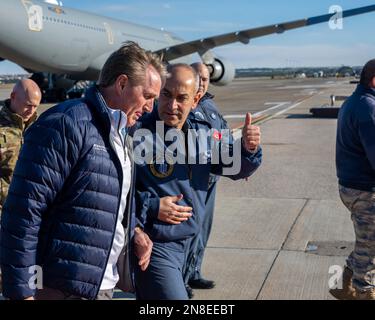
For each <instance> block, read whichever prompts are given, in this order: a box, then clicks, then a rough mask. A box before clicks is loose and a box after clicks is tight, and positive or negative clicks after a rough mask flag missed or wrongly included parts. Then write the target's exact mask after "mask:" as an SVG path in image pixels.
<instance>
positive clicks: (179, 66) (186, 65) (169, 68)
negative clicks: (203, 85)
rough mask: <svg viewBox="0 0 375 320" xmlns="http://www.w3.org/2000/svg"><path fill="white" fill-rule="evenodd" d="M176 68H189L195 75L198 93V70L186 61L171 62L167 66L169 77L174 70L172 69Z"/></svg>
mask: <svg viewBox="0 0 375 320" xmlns="http://www.w3.org/2000/svg"><path fill="white" fill-rule="evenodd" d="M175 68H185V69H186V70H189V71H190V72H191V73H192V74H193V75H194V80H195V93H197V92H198V90H199V83H200V77H199V74H198V72H197V71H196V70H195V69H194V68H193V67H192V66H189V65H188V64H186V63H175V64H169V65H168V66H167V72H168V74H167V77H168V76H169V74H170V73H171V72H172V70H173V69H175Z"/></svg>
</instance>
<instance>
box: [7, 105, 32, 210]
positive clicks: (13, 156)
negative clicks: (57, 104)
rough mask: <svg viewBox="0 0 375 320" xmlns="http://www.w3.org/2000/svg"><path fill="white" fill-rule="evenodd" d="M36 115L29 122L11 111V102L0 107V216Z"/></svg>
mask: <svg viewBox="0 0 375 320" xmlns="http://www.w3.org/2000/svg"><path fill="white" fill-rule="evenodd" d="M36 117H37V115H36V113H35V114H34V115H33V116H32V118H31V119H30V120H29V121H28V122H26V123H25V122H24V121H23V119H22V117H20V116H19V115H18V114H16V113H13V112H12V111H11V110H10V100H6V101H5V102H4V103H3V106H2V107H0V215H1V210H2V206H3V204H4V202H5V199H6V196H7V194H8V188H9V184H10V181H11V179H12V175H13V171H14V168H15V166H16V162H17V159H18V154H19V152H20V149H21V145H22V143H23V133H24V131H25V130H26V128H27V127H28V126H29V125H30V124H31V123H33V122H34V121H35V120H36Z"/></svg>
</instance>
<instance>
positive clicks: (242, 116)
mask: <svg viewBox="0 0 375 320" xmlns="http://www.w3.org/2000/svg"><path fill="white" fill-rule="evenodd" d="M289 103H291V102H290V101H285V102H266V103H265V104H264V105H266V106H270V105H274V104H276V106H274V107H271V108H268V109H266V110H263V111H260V112H257V113H254V114H253V116H254V117H259V116H261V115H263V114H265V113H267V112H269V111H271V110H275V109H277V108H280V107H282V106H285V105H286V104H289ZM245 117H246V114H229V115H224V118H225V119H227V120H229V119H243V118H245Z"/></svg>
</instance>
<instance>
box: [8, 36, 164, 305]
mask: <svg viewBox="0 0 375 320" xmlns="http://www.w3.org/2000/svg"><path fill="white" fill-rule="evenodd" d="M163 77H164V67H163V65H162V63H161V61H160V59H159V57H157V56H155V55H153V54H151V53H149V52H145V51H144V50H143V49H142V48H140V47H139V46H138V45H137V44H135V43H133V42H128V43H126V44H125V45H124V46H123V47H121V48H120V49H119V50H118V51H116V52H114V53H113V54H112V55H111V56H110V57H109V59H108V60H107V62H106V64H105V65H104V67H103V70H102V72H101V76H100V85H99V86H98V87H93V88H91V89H89V90H88V92H87V93H86V96H85V98H83V99H80V100H72V101H67V102H65V103H62V104H60V105H57V106H56V107H53V108H51V109H50V110H48V111H47V112H45V113H44V114H43V115H42V116H41V117H40V119H39V120H38V121H37V122H36V123H35V124H34V125H33V126H32V127H30V129H29V130H28V132H27V134H26V136H25V143H24V145H23V147H22V150H21V153H20V157H19V160H18V163H17V165H16V169H15V173H14V178H13V181H12V183H11V185H10V189H9V196H8V198H7V201H6V202H5V205H4V207H3V216H2V221H1V230H2V234H1V269H2V272H3V295H4V296H5V297H6V298H9V299H34V298H35V299H110V298H111V297H112V294H113V289H114V287H115V286H116V284H117V286H119V283H118V281H119V280H120V282H121V281H122V280H121V279H120V278H121V272H122V271H121V270H120V269H119V268H118V267H117V263H118V261H119V257H120V256H122V255H123V252H124V251H129V246H130V241H129V239H130V238H131V236H132V233H133V231H134V225H135V222H134V220H133V219H132V213H133V211H134V206H133V195H134V192H133V190H134V189H133V179H132V178H133V175H134V163H133V161H132V141H130V140H129V139H130V138H129V135H128V134H127V131H128V128H129V127H131V126H132V125H134V124H135V122H136V121H137V120H138V118H139V117H140V116H141V115H142V114H143V113H144V112H145V111H147V112H150V111H151V110H152V106H153V102H154V99H155V98H156V97H157V96H158V95H159V92H160V89H161V85H162V81H163ZM134 245H135V248H134V249H135V254H136V255H137V257H138V258H139V260H140V261H139V265H140V267H141V268H142V269H143V270H145V269H146V268H147V266H148V263H149V259H150V255H151V249H152V242H151V241H150V239H149V238H148V236H147V235H146V234H144V233H143V232H142V231H141V230H140V229H136V230H135V235H134ZM34 272H36V274H34ZM41 274H42V279H43V286H44V288H43V290H36V289H41V288H40V287H39V286H38V285H40V284H41V283H40V279H39V277H40V276H41ZM35 280H36V286H35V283H34V281H35ZM125 280H126V279H125ZM127 280H128V283H127V285H128V284H129V281H130V282H131V277H129V273H128V279H127ZM125 282H126V281H125ZM120 287H121V285H120ZM121 288H124V286H122V287H121Z"/></svg>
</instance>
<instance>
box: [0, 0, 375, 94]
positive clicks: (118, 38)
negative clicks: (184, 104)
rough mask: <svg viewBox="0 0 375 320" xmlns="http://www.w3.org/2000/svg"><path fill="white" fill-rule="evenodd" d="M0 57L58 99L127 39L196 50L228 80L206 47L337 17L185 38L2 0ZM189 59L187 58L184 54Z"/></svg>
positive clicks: (178, 54) (227, 65)
mask: <svg viewBox="0 0 375 320" xmlns="http://www.w3.org/2000/svg"><path fill="white" fill-rule="evenodd" d="M0 8H1V10H0V60H4V59H7V60H10V61H12V62H15V63H17V64H18V65H20V66H22V67H23V68H24V69H25V70H27V71H28V72H30V73H32V74H33V75H32V79H34V80H35V81H36V82H37V83H38V85H39V86H40V87H41V88H42V90H43V93H44V95H45V96H47V97H52V98H56V99H58V100H63V99H65V98H67V96H68V95H67V93H69V90H71V88H72V87H73V86H74V85H75V84H76V83H77V82H78V81H79V80H92V81H95V80H97V78H98V75H99V72H100V70H101V68H102V66H103V65H104V62H105V61H106V59H107V58H108V57H109V55H110V54H111V53H112V52H113V51H115V50H116V49H117V48H119V47H120V46H121V44H122V43H124V42H125V41H128V40H132V41H135V42H138V43H139V44H140V45H141V46H142V47H144V48H146V49H148V50H151V51H153V52H156V53H160V54H163V56H164V59H165V60H166V61H168V62H169V61H171V62H175V61H178V60H180V61H181V59H183V60H184V61H190V60H189V58H191V55H192V54H196V53H198V54H199V55H200V57H201V59H202V61H203V62H204V63H205V64H206V65H207V66H208V67H209V69H210V72H211V82H212V83H213V84H216V85H226V84H228V83H230V82H231V81H232V80H233V78H234V74H235V69H234V66H233V65H232V64H231V62H230V61H227V60H226V59H225V58H221V57H218V56H216V55H215V53H214V52H212V51H211V49H213V48H215V47H218V46H222V45H226V44H230V43H234V42H242V43H244V44H248V43H249V42H250V39H253V38H257V37H263V36H266V35H270V34H281V33H284V32H285V31H288V30H292V29H297V28H301V27H306V26H311V25H314V24H318V23H323V22H328V21H331V20H332V19H337V17H338V15H337V13H335V12H334V13H330V14H325V15H321V16H316V17H311V18H306V19H300V20H295V21H289V22H285V23H278V24H274V25H269V26H264V27H258V28H253V29H247V30H239V31H235V32H231V33H227V34H223V35H218V36H213V37H208V38H204V39H198V40H196V41H189V42H184V40H183V39H181V38H179V37H178V36H176V35H175V34H173V33H171V32H167V31H164V30H158V29H154V28H150V27H147V26H142V25H138V24H134V23H130V22H126V21H121V20H116V19H111V18H107V17H104V16H100V15H95V14H91V13H87V12H84V11H80V10H75V9H70V8H67V7H64V6H62V5H61V2H57V1H55V0H49V1H44V2H43V1H38V0H1V3H0ZM371 11H375V5H371V6H366V7H361V8H356V9H351V10H346V11H343V12H342V13H341V17H342V18H346V17H350V16H354V15H359V14H364V13H367V12H371ZM187 59H188V60H187Z"/></svg>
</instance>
